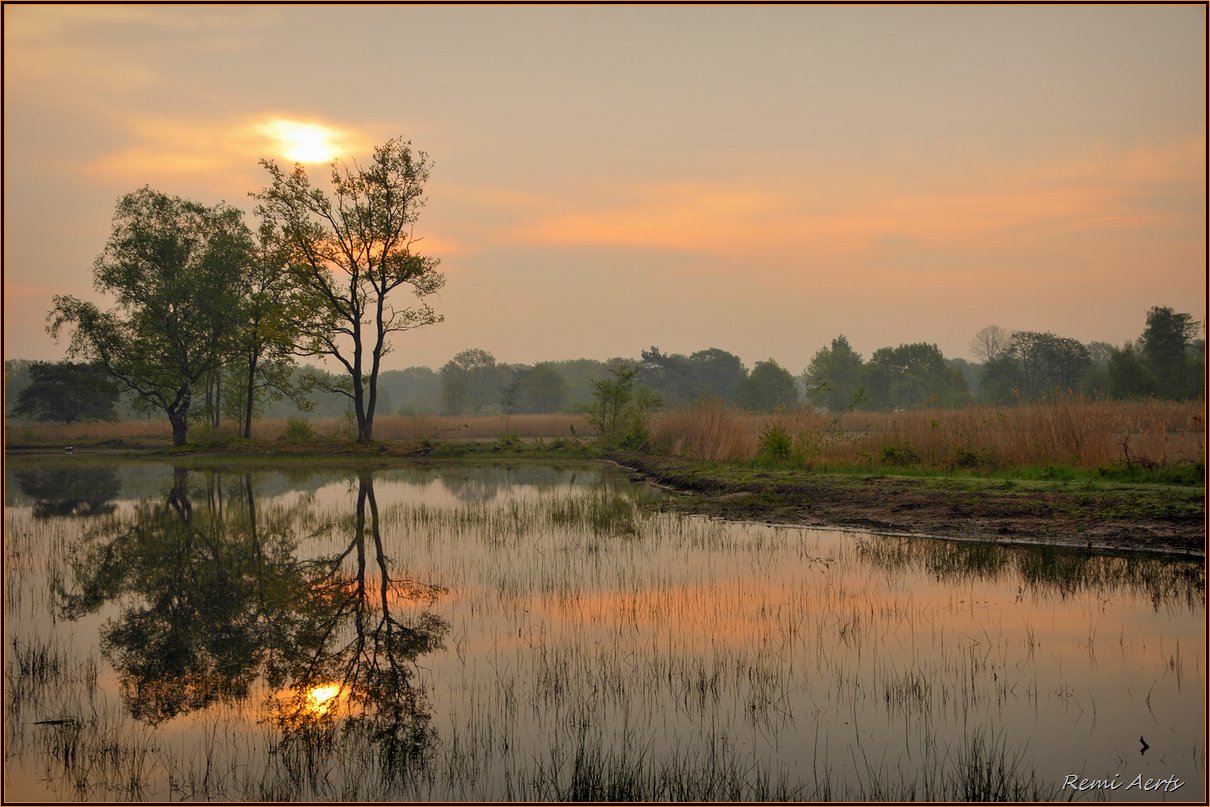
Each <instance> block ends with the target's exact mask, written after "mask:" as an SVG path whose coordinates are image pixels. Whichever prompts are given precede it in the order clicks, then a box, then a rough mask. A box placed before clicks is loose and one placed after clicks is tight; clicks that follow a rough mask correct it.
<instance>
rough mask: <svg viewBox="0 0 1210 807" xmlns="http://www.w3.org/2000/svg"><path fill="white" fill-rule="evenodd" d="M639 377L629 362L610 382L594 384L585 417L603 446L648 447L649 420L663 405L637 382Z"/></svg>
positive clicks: (620, 368) (618, 369)
mask: <svg viewBox="0 0 1210 807" xmlns="http://www.w3.org/2000/svg"><path fill="white" fill-rule="evenodd" d="M638 373H639V368H638V365H637V364H635V363H634V362H626V363H623V364H620V365H618V366H616V367H614V368H613V369H612V370H611V371H610V375H611V376H612V377H611V378H604V379H599V380H597V381H594V382H592V387H593V397H594V400H593V402H592V404H591V405H590V406H589V409H588V412H587V413H586V414H585V417H586V418H587V419H588V422H589V423H590V424H591V425H592V426H593V428H595V429H596V430H597V440H598V442H600V443H601V444H602V445H606V446H616V447H619V448H627V449H638V448H643V447H645V446H646V445H647V441H648V437H649V434H650V428H649V420H650V418H651V414H652V413H653V412H654V411H655V410H656V409H658V408H659V407H660V406H661V401H660V399H659V396H657V395H656V394H655V393H654V392H652V391H651V390H650V389H648V388H647V387H645V386H643V385H641V384H638V383H637V382H636V377H637V376H638Z"/></svg>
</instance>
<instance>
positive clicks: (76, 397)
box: [13, 362, 118, 423]
mask: <svg viewBox="0 0 1210 807" xmlns="http://www.w3.org/2000/svg"><path fill="white" fill-rule="evenodd" d="M29 375H30V385H29V386H28V387H26V388H25V389H23V390H22V391H21V394H20V395H18V396H17V405H16V407H15V408H14V410H13V411H14V414H17V415H28V416H30V417H33V418H37V419H38V420H58V421H62V422H64V423H75V422H76V421H77V420H114V419H115V418H116V417H117V403H118V385H117V384H116V383H114V380H113V379H112V378H111V377H110V376H109V374H108V373H107V372H105V368H103V367H101V366H99V365H96V364H72V363H71V362H58V363H56V364H49V363H47V362H34V363H33V364H32V365H30V368H29Z"/></svg>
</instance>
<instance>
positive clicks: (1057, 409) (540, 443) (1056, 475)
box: [5, 398, 1205, 484]
mask: <svg viewBox="0 0 1210 807" xmlns="http://www.w3.org/2000/svg"><path fill="white" fill-rule="evenodd" d="M300 423H302V424H305V425H306V427H307V428H305V429H303V428H300ZM506 428H507V431H506ZM5 436H6V441H7V445H10V446H56V447H58V446H63V445H77V446H89V445H96V446H105V445H106V444H109V445H112V446H127V447H139V446H143V447H147V446H156V447H166V446H167V444H168V442H169V437H170V432H169V429H168V426H167V423H165V422H163V421H143V422H123V423H87V424H73V425H62V424H10V425H7V426H6V427H5ZM593 436H594V435H593V432H592V429H591V426H589V424H588V423H587V422H586V421H585V420H584V418H583V417H582V416H579V415H512V416H510V417H509V418H508V419H507V420H506V419H505V418H504V417H503V416H498V415H493V416H479V417H456V418H455V417H439V416H402V415H392V416H380V417H378V418H376V419H375V438H376V440H377V441H379V442H378V444H377V445H375V446H372V447H362V448H361V450H363V451H367V452H373V451H378V452H384V451H385V452H388V453H389V452H394V453H408V451H411V450H416V451H418V452H419V453H425V454H429V453H432V452H434V451H435V452H438V453H441V454H444V455H445V456H465V455H478V454H479V453H480V452H482V451H485V450H486V451H490V452H493V453H521V454H526V453H529V454H541V453H543V452H547V451H552V452H563V453H568V452H569V451H570V450H572V449H575V453H580V454H583V455H588V454H591V451H589V450H587V449H586V447H587V445H588V444H589V443H591V441H592V438H593ZM774 437H776V438H778V439H777V440H773V439H772V438H774ZM351 438H352V424H351V422H350V421H349V420H348V419H347V418H327V419H316V420H313V421H306V422H300V421H287V420H264V421H258V422H257V423H256V424H254V428H253V438H252V440H251V441H244V440H242V439H240V438H237V437H236V436H235V432H234V429H233V428H230V427H225V428H222V429H219V430H218V431H213V430H210V429H209V428H208V427H203V426H195V427H194V428H193V430H192V431H191V443H193V446H192V447H191V448H188V449H186V450H187V451H195V450H198V449H203V450H210V451H228V452H232V453H243V454H247V453H257V452H263V453H280V452H290V453H315V454H332V453H345V452H348V451H351V450H353V449H352V448H350V443H351ZM476 443H487V444H489V445H488V447H487V448H484V447H482V446H474V445H473V444H476ZM774 443H775V444H774ZM384 445H385V446H387V448H385V449H384V448H383V446H384ZM413 447H414V449H413ZM649 450H650V451H651V452H653V453H655V454H657V455H662V456H671V457H685V458H689V459H698V460H706V461H709V462H718V463H751V464H756V465H762V466H765V467H779V468H790V469H799V470H808V471H814V472H835V473H855V472H856V473H862V472H870V471H880V472H891V473H898V474H912V475H930V474H932V475H937V474H944V475H952V476H957V477H980V476H985V477H986V476H994V477H1007V478H1019V479H1037V480H1048V481H1059V482H1062V481H1079V480H1087V479H1104V480H1115V481H1123V482H1157V483H1166V484H1203V483H1204V479H1205V422H1204V406H1203V404H1202V403H1201V402H1172V401H1141V402H1108V401H1082V400H1079V399H1074V398H1069V399H1063V400H1061V401H1059V402H1056V403H1053V404H1038V405H1029V406H1018V407H999V408H983V407H973V408H967V409H954V410H931V409H929V410H913V411H906V412H893V413H892V412H846V413H843V414H840V415H829V414H825V413H821V412H814V411H810V410H806V409H800V410H798V411H794V412H786V413H782V414H774V415H760V414H752V413H746V412H740V411H737V410H732V409H729V408H727V407H724V406H723V405H722V404H720V403H717V402H714V403H709V402H707V403H699V404H695V405H693V406H689V407H684V408H679V409H672V410H668V411H664V412H661V413H660V414H659V415H658V416H657V417H656V418H655V419H654V421H653V424H652V429H651V444H650V446H649Z"/></svg>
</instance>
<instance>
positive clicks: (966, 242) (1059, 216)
mask: <svg viewBox="0 0 1210 807" xmlns="http://www.w3.org/2000/svg"><path fill="white" fill-rule="evenodd" d="M1204 147H1205V144H1204V140H1199V139H1196V138H1192V139H1188V140H1184V141H1180V142H1176V143H1172V144H1169V145H1167V146H1163V147H1154V146H1152V147H1145V148H1136V149H1130V150H1112V149H1108V148H1095V149H1091V150H1089V151H1088V152H1084V153H1081V154H1078V155H1076V156H1074V157H1068V156H1066V155H1065V156H1064V157H1062V158H1056V157H1053V156H1050V157H1046V158H1041V159H1035V160H1033V161H1031V162H1029V163H1025V164H1020V163H1018V164H1011V163H1000V164H991V165H986V164H985V165H982V166H980V167H977V168H975V167H972V166H970V165H964V164H963V161H962V160H960V159H955V161H954V163H953V164H951V165H906V166H903V167H902V168H901V170H900V171H899V172H898V173H897V174H895V173H892V174H889V175H885V176H877V175H865V176H863V175H861V174H860V173H854V172H853V171H852V167H851V166H849V167H846V168H845V169H844V172H843V173H833V172H831V171H829V170H828V167H827V166H821V165H812V166H782V169H783V176H798V177H809V178H810V179H809V180H800V181H801V184H800V185H799V186H798V187H792V186H790V185H789V184H788V183H787V182H786V180H785V179H784V178H782V177H778V176H774V175H770V176H769V177H768V179H767V180H766V182H765V183H764V184H758V183H756V182H752V183H751V184H748V185H744V186H736V185H735V184H733V183H729V182H709V181H702V182H696V183H676V184H658V183H650V184H641V183H636V185H635V189H634V190H633V191H632V192H631V193H630V194H629V198H628V199H626V200H625V201H623V202H621V203H613V204H598V205H597V206H593V207H589V206H586V205H579V206H577V205H575V204H573V203H570V202H568V203H565V204H559V203H558V202H557V201H555V200H549V201H548V203H547V204H546V205H545V206H544V207H545V212H543V213H541V214H540V215H538V216H537V217H536V218H535V219H534V220H532V221H530V222H527V223H525V224H523V225H521V226H519V227H518V228H517V229H516V231H515V232H514V237H515V238H517V240H519V241H521V242H524V243H529V244H548V245H562V246H566V245H571V244H580V245H585V246H610V247H643V248H651V249H662V250H677V251H684V252H690V253H698V254H704V255H710V254H713V255H728V256H735V255H742V254H750V255H755V256H760V257H762V258H768V257H771V256H776V255H778V254H780V255H783V256H785V257H787V258H790V257H791V256H796V258H797V259H802V258H804V257H816V258H819V257H838V256H854V255H871V254H877V253H883V252H887V251H894V250H895V249H897V248H899V247H901V246H903V245H908V244H913V245H917V246H921V247H927V248H930V249H946V250H950V251H961V250H964V249H971V248H979V249H986V248H988V247H991V246H997V247H1004V248H1014V247H1015V248H1018V249H1020V248H1022V247H1023V245H1024V244H1026V243H1028V242H1029V241H1031V240H1033V239H1042V238H1047V237H1050V235H1052V234H1053V233H1055V232H1061V231H1064V230H1070V229H1073V228H1074V229H1124V228H1132V229H1139V228H1148V227H1155V226H1158V225H1165V224H1183V225H1191V224H1193V223H1194V219H1195V218H1196V217H1198V216H1201V215H1204V212H1203V211H1204V202H1199V200H1201V199H1202V198H1203V197H1204V187H1205V184H1204V180H1203V179H1202V177H1204V176H1205V157H1204ZM770 173H771V172H770ZM853 188H861V189H863V191H864V193H861V194H860V195H858V194H855V193H854V192H853V190H852V189H853ZM1160 197H1163V198H1164V199H1166V202H1165V203H1162V204H1161V203H1159V202H1157V199H1158V198H1160ZM577 207H578V209H577Z"/></svg>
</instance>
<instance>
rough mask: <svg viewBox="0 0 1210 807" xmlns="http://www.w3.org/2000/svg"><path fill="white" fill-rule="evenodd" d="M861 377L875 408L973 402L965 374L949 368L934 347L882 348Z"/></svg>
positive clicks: (962, 404) (869, 403) (871, 359)
mask: <svg viewBox="0 0 1210 807" xmlns="http://www.w3.org/2000/svg"><path fill="white" fill-rule="evenodd" d="M860 378H861V386H862V387H863V388H864V389H865V391H866V399H867V401H868V405H869V407H870V408H871V409H918V408H922V407H926V406H935V407H947V408H949V407H958V406H965V405H967V404H969V403H970V391H969V390H968V389H967V386H966V381H965V380H964V378H963V376H962V372H961V371H960V370H957V369H955V368H953V367H951V366H949V365H948V364H947V363H946V361H945V357H944V356H943V355H942V354H941V350H940V349H939V348H938V347H937V346H936V345H933V344H926V343H924V342H917V343H914V344H908V345H900V346H899V347H895V348H890V347H884V348H879V349H878V350H876V351H874V355H873V356H871V357H870V361H869V362H868V363H867V364H866V365H865V366H864V367H862V369H861V374H860Z"/></svg>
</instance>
